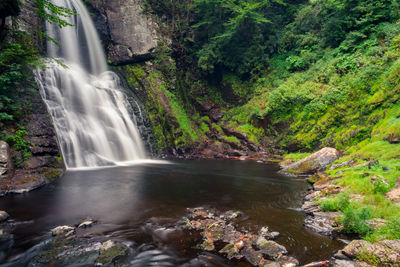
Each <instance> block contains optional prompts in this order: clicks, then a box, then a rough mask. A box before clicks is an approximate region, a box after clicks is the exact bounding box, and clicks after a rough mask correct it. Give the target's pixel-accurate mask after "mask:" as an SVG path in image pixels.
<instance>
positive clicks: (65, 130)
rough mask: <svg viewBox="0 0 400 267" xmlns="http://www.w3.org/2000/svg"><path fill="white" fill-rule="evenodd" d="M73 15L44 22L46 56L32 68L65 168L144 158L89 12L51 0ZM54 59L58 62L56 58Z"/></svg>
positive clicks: (72, 1)
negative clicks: (63, 24) (64, 23)
mask: <svg viewBox="0 0 400 267" xmlns="http://www.w3.org/2000/svg"><path fill="white" fill-rule="evenodd" d="M51 2H52V3H53V4H55V5H58V6H63V7H66V8H68V9H71V10H73V11H74V12H76V14H77V15H75V16H72V17H70V18H64V19H65V20H66V21H68V22H69V23H70V24H72V25H73V26H67V27H63V28H61V29H60V28H59V27H58V26H57V25H56V24H54V23H53V24H52V23H49V22H47V23H46V31H47V34H48V35H49V36H50V37H51V38H53V39H55V40H57V41H58V42H59V45H57V44H54V43H53V42H50V41H48V42H47V49H48V54H49V56H50V57H51V58H54V59H56V60H52V61H51V62H50V63H49V64H48V65H47V66H46V68H45V69H39V70H37V79H38V81H39V85H40V91H41V95H42V97H43V99H44V101H45V102H46V105H47V107H48V110H49V113H50V114H51V116H52V118H53V122H54V125H55V129H56V132H57V137H58V141H59V144H60V147H61V151H62V154H63V157H64V161H65V164H66V166H67V168H68V169H71V168H86V167H101V166H113V165H125V164H129V163H133V162H137V161H139V160H143V159H145V158H146V153H145V149H144V146H143V143H142V140H141V137H140V133H139V131H138V129H137V125H136V118H135V115H134V113H133V111H132V107H131V106H130V103H129V101H128V98H127V96H126V95H125V93H124V89H123V88H121V85H120V81H119V77H118V76H117V75H116V74H115V73H113V72H111V71H108V70H107V65H106V59H105V55H104V52H103V49H102V46H101V43H100V39H99V37H98V34H97V32H96V30H95V28H94V25H93V22H92V20H91V18H90V15H89V14H88V12H87V11H86V8H85V6H84V5H83V4H82V3H81V1H80V0H52V1H51ZM57 61H58V62H57Z"/></svg>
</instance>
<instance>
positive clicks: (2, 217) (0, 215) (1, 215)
mask: <svg viewBox="0 0 400 267" xmlns="http://www.w3.org/2000/svg"><path fill="white" fill-rule="evenodd" d="M8 218H10V215H8V213H7V212H5V211H4V210H0V223H2V222H5V221H6V220H7V219H8Z"/></svg>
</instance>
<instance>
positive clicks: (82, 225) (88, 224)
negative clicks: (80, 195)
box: [78, 219, 96, 228]
mask: <svg viewBox="0 0 400 267" xmlns="http://www.w3.org/2000/svg"><path fill="white" fill-rule="evenodd" d="M95 223H96V221H94V220H91V219H89V220H86V221H83V222H81V223H80V224H79V225H78V228H87V227H92V226H93V225H94V224H95Z"/></svg>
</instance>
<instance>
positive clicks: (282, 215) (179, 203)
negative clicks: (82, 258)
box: [0, 161, 342, 261]
mask: <svg viewBox="0 0 400 267" xmlns="http://www.w3.org/2000/svg"><path fill="white" fill-rule="evenodd" d="M174 163H175V164H173V165H165V164H164V165H154V164H148V165H141V166H132V167H122V168H110V169H103V170H93V171H85V172H67V173H66V174H65V175H64V177H63V178H62V179H60V180H59V181H58V182H56V183H55V184H53V185H51V186H49V187H46V188H43V189H41V190H38V191H35V192H32V193H29V194H26V195H19V196H18V195H14V196H7V197H6V198H3V199H2V200H1V201H0V209H5V210H7V211H8V212H9V213H10V214H11V216H13V217H14V218H16V219H17V220H34V223H33V224H32V225H31V226H30V227H28V229H27V227H25V228H19V229H17V230H16V232H15V234H16V236H17V246H18V242H22V240H29V239H32V238H34V237H37V236H39V235H41V234H43V233H46V232H47V231H48V230H49V229H50V228H52V227H54V226H57V225H64V224H75V223H77V222H79V221H81V220H82V219H85V218H87V217H90V218H94V219H96V220H99V221H100V222H101V223H102V224H104V225H107V226H106V227H105V228H102V229H100V230H99V231H103V232H104V233H107V234H110V235H113V236H119V237H121V238H124V239H129V240H131V241H135V242H139V243H140V242H142V241H143V240H148V239H146V238H145V239H143V236H144V235H145V233H143V230H142V229H143V225H144V224H145V222H146V221H147V220H149V219H150V218H154V217H168V218H178V217H179V216H182V215H183V214H184V212H185V210H186V208H187V207H196V206H204V205H210V206H214V207H216V208H218V209H221V210H227V209H235V210H241V211H243V212H244V213H245V214H247V215H248V216H249V220H248V221H246V222H245V223H244V224H245V225H246V227H249V228H250V229H252V230H254V231H257V230H258V229H259V228H260V227H261V226H264V225H267V226H269V228H270V229H271V230H273V231H278V232H280V233H281V237H280V238H279V239H278V240H277V241H278V242H279V243H282V244H283V245H285V246H286V247H287V249H288V250H289V253H290V254H291V255H293V256H295V257H297V258H298V259H299V260H300V261H311V260H322V259H328V258H330V257H331V256H332V254H333V253H334V252H335V251H336V250H337V249H339V248H340V247H341V246H342V244H340V243H339V242H337V241H333V240H330V239H329V238H326V237H322V236H319V235H316V234H314V233H311V232H309V231H306V230H304V229H303V228H302V224H303V220H304V215H303V213H302V212H300V211H297V210H294V209H293V208H298V207H300V206H301V202H302V196H303V194H304V191H305V190H306V189H307V184H306V182H305V181H301V180H294V179H291V178H288V177H285V176H282V175H280V174H278V173H277V168H276V166H274V165H264V164H257V163H253V162H236V161H176V162H174ZM25 242H26V241H25Z"/></svg>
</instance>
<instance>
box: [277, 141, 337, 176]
mask: <svg viewBox="0 0 400 267" xmlns="http://www.w3.org/2000/svg"><path fill="white" fill-rule="evenodd" d="M338 158H339V151H337V150H336V149H334V148H331V147H325V148H323V149H321V150H319V151H318V152H315V153H314V154H312V155H310V156H308V157H306V158H304V159H302V160H300V161H298V162H295V163H293V164H290V165H288V166H285V167H283V171H286V172H290V173H295V174H313V173H315V172H317V171H321V170H324V169H325V168H326V166H327V165H329V164H331V163H333V162H334V161H336V160H337V159H338Z"/></svg>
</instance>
